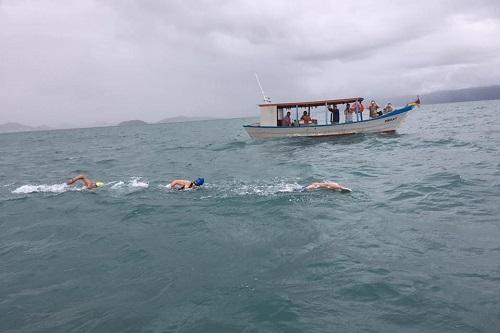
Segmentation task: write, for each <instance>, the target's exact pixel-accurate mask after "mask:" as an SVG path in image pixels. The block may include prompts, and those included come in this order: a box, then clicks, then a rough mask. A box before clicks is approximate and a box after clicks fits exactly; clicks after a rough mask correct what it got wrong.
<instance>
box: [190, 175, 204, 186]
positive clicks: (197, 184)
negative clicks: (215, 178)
mask: <svg viewBox="0 0 500 333" xmlns="http://www.w3.org/2000/svg"><path fill="white" fill-rule="evenodd" d="M204 182H205V178H202V177H198V178H196V179H195V180H194V182H193V183H194V184H195V185H196V186H201V185H203V183H204Z"/></svg>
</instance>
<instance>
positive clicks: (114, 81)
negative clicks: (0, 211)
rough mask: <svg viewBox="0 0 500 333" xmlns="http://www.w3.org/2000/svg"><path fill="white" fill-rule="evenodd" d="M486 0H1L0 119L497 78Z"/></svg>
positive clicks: (216, 111)
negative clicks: (260, 85) (262, 91)
mask: <svg viewBox="0 0 500 333" xmlns="http://www.w3.org/2000/svg"><path fill="white" fill-rule="evenodd" d="M499 33H500V4H499V3H497V1H466V0H458V1H451V0H449V1H439V2H434V1H430V0H429V1H420V2H418V3H416V2H415V3H413V2H412V3H409V2H408V3H403V2H394V1H390V0H380V1H377V2H374V1H368V0H365V1H362V0H359V1H354V2H345V1H343V2H341V1H319V0H313V1H295V2H292V3H290V2H289V1H284V0H278V1H254V2H247V1H218V2H216V3H215V2H213V1H180V0H179V1H177V0H172V1H160V0H142V1H134V0H120V1H118V0H109V1H97V0H94V1H92V0H89V1H84V0H67V1H64V2H61V1H51V0H43V1H28V0H10V1H9V0H7V1H3V2H0V83H1V87H2V89H1V90H0V110H2V112H0V122H6V121H19V122H23V123H27V124H32V125H38V124H41V123H46V124H50V125H54V124H58V123H63V122H72V123H80V124H88V123H93V122H95V121H102V122H116V121H120V120H125V119H131V118H139V119H144V120H147V121H155V120H159V119H161V118H164V117H168V116H174V115H179V114H185V115H191V116H195V115H200V114H202V115H212V116H224V117H231V116H234V117H236V116H247V115H255V114H256V112H257V110H256V108H255V104H257V103H259V102H260V100H261V96H260V91H259V90H258V87H257V85H256V83H255V81H254V77H253V73H254V72H258V73H259V76H260V77H261V80H262V82H263V84H264V87H265V89H266V92H267V93H268V94H269V95H270V96H271V97H273V99H274V100H287V99H293V100H296V99H310V98H322V97H348V96H350V95H364V96H366V97H368V98H369V97H370V96H381V95H399V94H416V93H425V92H430V91H433V90H436V89H448V88H450V89H453V88H463V87H469V86H477V85H488V84H498V83H500V73H499V72H498V71H495V70H492V69H493V68H498V66H499V65H500V42H499V39H498V36H499V35H500V34H499Z"/></svg>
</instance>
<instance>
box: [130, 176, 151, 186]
mask: <svg viewBox="0 0 500 333" xmlns="http://www.w3.org/2000/svg"><path fill="white" fill-rule="evenodd" d="M130 186H132V187H137V188H148V187H149V183H148V182H146V181H143V180H141V179H140V178H133V179H132V182H131V183H130Z"/></svg>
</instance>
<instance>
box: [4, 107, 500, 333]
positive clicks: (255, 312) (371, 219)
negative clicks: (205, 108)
mask: <svg viewBox="0 0 500 333" xmlns="http://www.w3.org/2000/svg"><path fill="white" fill-rule="evenodd" d="M499 114H500V101H488V102H473V103H457V104H447V105H424V106H423V107H422V108H421V109H418V110H416V111H414V112H412V113H410V115H409V116H408V118H407V120H406V122H405V123H404V124H403V125H402V126H401V128H400V129H399V131H398V133H397V134H390V135H356V136H347V137H340V138H321V139H317V138H316V139H314V138H302V139H282V140H281V139H279V140H267V141H258V140H251V139H250V138H249V137H248V136H247V134H246V133H245V132H244V130H243V128H242V125H243V124H245V123H251V122H253V121H255V119H232V120H217V121H206V122H192V123H179V124H158V125H144V126H132V127H108V128H91V129H75V130H59V131H48V132H30V133H15V134H2V135H0V331H2V332H338V331H352V332H353V331H367V332H401V331H404V332H480V331H484V332H495V331H498V330H499V327H500V218H499V215H500V147H499V146H500V117H498V115H499ZM80 173H83V174H85V175H87V176H88V177H90V178H91V179H94V180H100V181H103V182H104V183H105V186H104V187H102V188H99V189H96V190H86V189H83V188H82V187H81V185H78V186H75V187H69V186H67V185H65V184H64V181H65V180H66V179H69V178H71V177H72V176H75V175H77V174H80ZM198 176H201V177H205V181H206V184H205V185H203V186H202V188H200V189H196V190H189V191H175V190H171V189H168V188H167V187H166V185H167V184H168V182H169V181H170V180H172V179H176V178H185V179H194V178H195V177H198ZM314 181H336V182H339V183H341V184H344V185H346V186H348V187H350V188H352V190H353V192H352V193H349V194H344V193H338V192H334V191H326V190H324V191H316V192H300V191H298V190H299V189H300V188H301V186H303V185H307V184H309V183H311V182H314Z"/></svg>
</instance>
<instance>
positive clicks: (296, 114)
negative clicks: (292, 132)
mask: <svg viewBox="0 0 500 333" xmlns="http://www.w3.org/2000/svg"><path fill="white" fill-rule="evenodd" d="M295 119H296V120H297V124H298V123H299V106H298V105H295Z"/></svg>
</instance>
